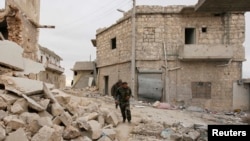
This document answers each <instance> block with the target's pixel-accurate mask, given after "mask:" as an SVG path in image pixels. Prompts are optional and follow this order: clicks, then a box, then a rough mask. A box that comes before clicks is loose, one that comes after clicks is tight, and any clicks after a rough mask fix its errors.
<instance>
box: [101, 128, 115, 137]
mask: <svg viewBox="0 0 250 141" xmlns="http://www.w3.org/2000/svg"><path fill="white" fill-rule="evenodd" d="M102 132H103V134H104V136H108V137H109V138H110V139H111V140H115V138H116V132H115V130H114V129H102Z"/></svg>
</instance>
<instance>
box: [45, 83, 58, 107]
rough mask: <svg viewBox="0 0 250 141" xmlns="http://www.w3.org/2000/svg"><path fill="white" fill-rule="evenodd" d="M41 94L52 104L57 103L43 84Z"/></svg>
mask: <svg viewBox="0 0 250 141" xmlns="http://www.w3.org/2000/svg"><path fill="white" fill-rule="evenodd" d="M43 92H44V94H45V97H46V98H48V99H50V100H51V101H52V102H53V103H57V100H56V99H55V97H54V95H53V94H52V93H51V92H50V90H49V88H48V86H47V85H46V84H45V83H43Z"/></svg>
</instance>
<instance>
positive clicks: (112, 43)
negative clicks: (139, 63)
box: [111, 38, 116, 49]
mask: <svg viewBox="0 0 250 141" xmlns="http://www.w3.org/2000/svg"><path fill="white" fill-rule="evenodd" d="M111 49H116V38H113V39H111Z"/></svg>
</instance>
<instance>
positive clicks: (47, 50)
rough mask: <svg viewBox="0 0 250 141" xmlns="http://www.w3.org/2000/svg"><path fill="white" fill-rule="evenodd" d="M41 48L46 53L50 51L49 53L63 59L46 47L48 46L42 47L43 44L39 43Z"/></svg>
mask: <svg viewBox="0 0 250 141" xmlns="http://www.w3.org/2000/svg"><path fill="white" fill-rule="evenodd" d="M39 49H40V50H42V51H44V52H45V53H48V54H49V55H51V56H54V57H57V58H59V59H60V60H63V59H62V58H61V57H60V56H59V55H57V54H56V53H55V52H54V51H52V50H50V49H48V48H46V47H42V46H41V45H39Z"/></svg>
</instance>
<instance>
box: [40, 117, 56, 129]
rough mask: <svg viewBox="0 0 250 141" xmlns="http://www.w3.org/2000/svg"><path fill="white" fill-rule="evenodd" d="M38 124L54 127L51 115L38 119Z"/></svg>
mask: <svg viewBox="0 0 250 141" xmlns="http://www.w3.org/2000/svg"><path fill="white" fill-rule="evenodd" d="M38 124H39V125H40V126H48V127H52V126H53V123H52V120H51V119H50V118H49V117H41V118H39V119H38Z"/></svg>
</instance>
